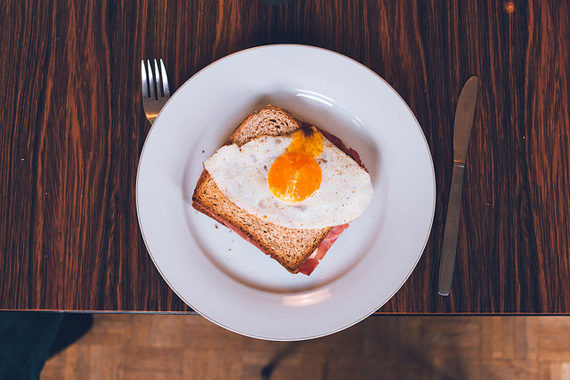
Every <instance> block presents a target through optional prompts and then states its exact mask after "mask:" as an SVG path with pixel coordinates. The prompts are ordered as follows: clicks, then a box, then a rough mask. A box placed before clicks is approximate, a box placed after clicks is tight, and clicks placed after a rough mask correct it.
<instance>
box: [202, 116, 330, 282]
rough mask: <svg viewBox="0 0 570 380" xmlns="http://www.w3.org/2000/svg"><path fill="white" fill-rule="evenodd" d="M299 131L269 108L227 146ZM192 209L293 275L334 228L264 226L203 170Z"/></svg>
mask: <svg viewBox="0 0 570 380" xmlns="http://www.w3.org/2000/svg"><path fill="white" fill-rule="evenodd" d="M300 127H301V122H299V121H297V120H296V119H295V118H294V117H293V116H292V115H291V114H290V113H289V112H287V111H285V110H283V109H281V108H278V107H274V106H271V105H268V106H266V107H264V108H262V109H261V110H259V111H257V112H255V113H253V114H251V115H250V116H249V117H248V118H247V119H245V120H244V121H243V122H242V123H241V124H240V126H239V127H238V128H237V129H236V130H235V131H234V133H233V134H232V135H231V136H230V138H229V140H228V141H227V143H226V144H237V145H243V144H245V143H247V142H248V141H250V140H252V139H254V138H256V137H259V136H264V135H265V136H281V135H286V134H290V133H292V132H294V131H296V130H297V129H299V128H300ZM192 206H193V207H194V208H195V209H196V210H198V211H200V212H202V213H204V214H206V215H208V216H210V217H212V218H214V219H216V220H217V221H218V222H220V223H222V224H224V225H225V226H227V227H228V228H230V229H232V230H234V231H236V232H237V233H239V234H240V235H241V236H242V237H243V238H245V239H246V240H248V241H249V242H251V243H252V244H254V245H255V246H257V247H258V248H259V249H261V250H262V251H263V252H264V253H265V254H267V255H270V256H271V257H272V258H274V259H275V260H277V261H278V262H279V263H280V264H281V265H282V266H284V267H285V268H286V269H287V270H288V271H290V272H292V273H297V272H298V271H299V269H300V268H301V266H302V265H303V263H304V262H305V261H306V260H307V259H308V258H309V256H311V254H312V253H313V252H315V250H317V248H318V247H319V244H321V242H322V241H323V240H324V239H325V237H326V236H327V234H328V233H329V232H330V231H331V229H332V228H333V226H330V227H326V228H322V229H293V228H285V227H281V226H277V225H275V224H272V223H268V222H265V221H264V220H263V219H261V218H259V217H257V216H255V215H252V214H249V213H248V212H247V211H245V210H243V209H241V208H239V207H238V206H236V205H235V204H234V203H232V202H231V201H230V200H229V199H228V198H227V197H226V196H225V195H224V194H223V193H222V192H221V191H220V190H219V188H218V186H217V185H216V183H215V182H214V180H213V179H212V177H211V176H210V175H209V174H208V172H207V171H206V170H204V171H202V174H201V175H200V178H199V180H198V183H197V184H196V189H195V190H194V194H193V195H192Z"/></svg>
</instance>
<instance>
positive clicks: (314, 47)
mask: <svg viewBox="0 0 570 380" xmlns="http://www.w3.org/2000/svg"><path fill="white" fill-rule="evenodd" d="M281 47H293V48H300V49H310V50H319V51H321V52H322V53H325V54H333V55H336V56H338V57H339V58H344V59H347V60H349V61H351V62H352V63H353V64H356V65H357V66H359V67H360V68H362V69H365V70H366V71H368V72H369V73H371V74H373V75H374V76H375V77H376V78H377V79H379V80H380V81H381V82H383V83H384V84H385V85H386V86H387V87H388V88H389V89H390V90H391V91H392V92H393V93H394V94H395V95H396V96H397V97H398V99H400V101H401V102H402V103H403V105H404V106H405V108H406V109H407V111H408V112H409V113H410V114H411V115H412V117H413V120H414V122H415V124H416V127H417V129H418V131H419V132H420V135H421V137H422V141H423V143H424V144H425V147H426V149H427V153H428V154H427V156H428V157H429V163H430V169H431V178H432V189H433V199H432V203H431V218H430V223H429V227H428V228H427V233H426V236H425V238H424V242H423V244H422V249H421V251H420V253H419V254H418V255H417V257H416V260H415V262H414V264H413V266H411V269H410V271H409V273H408V274H407V275H406V276H405V278H404V279H403V280H402V281H401V282H400V284H399V285H398V286H397V287H396V288H395V290H394V291H393V292H392V293H391V294H390V296H388V297H387V299H386V300H385V301H380V304H379V305H378V306H376V307H375V308H374V309H373V310H372V311H371V312H369V313H367V314H365V315H363V316H362V317H360V318H357V319H356V320H355V321H353V322H350V323H348V324H344V325H342V326H341V327H338V328H336V329H334V330H331V331H328V332H325V333H319V334H315V335H310V336H301V337H289V338H275V337H269V336H262V335H256V334H251V333H248V332H246V331H239V330H237V329H234V328H232V327H229V326H227V325H225V324H223V323H220V322H218V321H216V320H214V319H213V318H212V317H209V316H208V315H205V314H204V313H202V312H201V311H199V310H198V309H197V308H196V307H195V306H193V305H192V304H191V303H190V302H189V301H188V300H187V299H186V298H185V297H183V296H182V295H181V294H180V293H179V291H178V290H177V289H175V288H174V287H173V286H172V284H171V283H170V282H169V281H168V279H167V278H166V276H165V274H164V273H163V272H162V270H161V268H160V267H159V265H158V263H157V261H156V258H155V257H154V255H153V254H152V252H151V250H150V248H149V245H148V242H147V238H146V236H145V233H144V231H143V228H142V222H141V216H140V203H139V202H140V201H139V191H140V187H139V183H140V172H141V162H142V157H143V155H144V153H145V149H146V147H147V143H148V141H149V137H150V136H151V133H152V132H153V130H155V125H156V121H157V120H159V119H160V117H161V115H162V114H163V112H162V111H163V110H164V109H165V108H166V106H167V105H168V104H169V102H170V101H171V100H172V99H173V98H174V96H175V95H176V93H177V92H179V91H180V90H182V88H184V87H185V86H187V85H189V84H190V82H191V81H192V80H193V79H194V78H196V77H197V76H198V75H199V74H201V73H202V72H203V71H205V70H207V69H208V68H210V67H211V66H213V65H214V64H216V63H219V62H221V61H225V60H227V59H229V58H231V57H233V56H234V55H239V54H245V53H247V52H250V51H252V50H260V49H271V48H281ZM436 201H437V183H436V178H435V167H434V164H433V156H432V152H431V149H430V146H429V143H428V141H427V138H426V136H425V133H424V131H423V129H422V126H421V124H420V122H419V121H418V119H417V117H416V115H415V114H414V112H413V111H412V109H411V108H410V106H409V105H408V103H407V102H406V101H405V100H404V98H402V96H401V95H400V94H399V93H398V92H397V91H396V90H395V89H394V88H393V87H392V86H391V85H390V84H389V83H388V82H387V81H386V80H385V79H384V78H382V77H381V76H380V75H379V74H378V73H376V72H375V71H374V70H372V69H371V68H369V67H368V66H366V65H364V64H362V63H360V62H358V61H357V60H355V59H353V58H350V57H348V56H346V55H344V54H341V53H338V52H336V51H333V50H329V49H325V48H322V47H318V46H313V45H306V44H290V43H287V44H268V45H259V46H254V47H250V48H246V49H242V50H238V51H236V52H233V53H231V54H228V55H225V56H223V57H221V58H219V59H217V60H215V61H213V62H210V63H209V64H208V65H206V66H204V67H203V68H202V69H200V70H199V71H197V72H196V73H194V74H193V75H192V76H191V77H190V78H188V79H187V80H186V81H185V82H184V83H183V84H182V85H181V86H180V87H178V88H177V89H176V91H175V92H174V93H173V94H172V95H171V96H170V98H169V99H168V100H167V101H166V103H165V104H164V106H163V107H162V109H161V110H160V112H159V114H158V116H157V117H156V119H155V120H154V122H153V123H152V124H151V126H150V129H149V130H148V132H147V134H146V136H145V141H144V143H143V147H142V149H141V152H140V154H139V160H138V163H137V174H136V182H135V204H136V213H137V222H138V227H139V228H138V229H139V232H140V234H141V237H142V239H143V242H144V245H145V249H146V251H147V254H148V255H149V256H150V258H151V260H152V263H153V264H154V267H155V269H156V270H157V271H158V272H159V274H160V276H161V277H162V279H163V280H164V281H165V282H166V284H167V285H168V287H169V288H170V290H171V291H173V292H174V293H175V294H176V295H177V296H178V298H180V300H181V301H182V302H184V303H185V304H186V305H187V306H190V307H191V308H192V310H193V311H194V312H196V313H198V314H199V315H200V316H202V317H204V318H206V319H207V320H208V321H210V322H212V323H214V324H216V325H217V326H220V327H222V328H224V329H226V330H229V331H232V332H234V333H236V334H240V335H243V336H247V337H250V338H256V339H262V340H268V341H303V340H310V339H316V338H321V337H324V336H328V335H332V334H335V333H337V332H340V331H342V330H345V329H347V328H349V327H351V326H354V325H356V324H357V323H360V322H361V321H363V320H364V319H366V318H368V317H369V316H370V315H372V314H374V313H375V312H376V311H377V310H378V309H380V308H381V307H382V306H384V305H385V304H386V303H387V302H388V301H389V300H391V299H392V298H393V297H394V296H395V295H396V293H398V291H400V289H401V288H402V286H403V285H404V284H405V283H406V281H408V279H409V277H410V276H411V275H412V273H413V272H414V270H415V269H416V267H417V265H418V263H419V261H420V260H421V258H422V256H423V255H424V253H425V249H426V246H427V243H428V242H429V238H430V236H431V232H432V228H433V223H434V219H435V210H436ZM395 313H398V312H395ZM387 314H388V313H387ZM390 314H393V313H390ZM406 314H408V313H406Z"/></svg>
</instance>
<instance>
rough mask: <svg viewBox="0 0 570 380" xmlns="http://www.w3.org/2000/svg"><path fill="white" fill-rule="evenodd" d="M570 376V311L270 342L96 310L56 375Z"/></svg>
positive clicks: (404, 321)
mask: <svg viewBox="0 0 570 380" xmlns="http://www.w3.org/2000/svg"><path fill="white" fill-rule="evenodd" d="M275 358H280V360H279V359H278V360H277V364H276V365H275V367H274V371H273V372H272V375H271V379H273V380H277V379H351V380H356V379H481V380H483V379H533V380H534V379H556V380H559V379H568V380H570V317H443V316H440V317H406V316H403V317H393V316H389V317H388V316H380V317H374V316H373V317H370V318H368V319H366V320H365V321H363V322H361V323H359V324H358V325H356V326H353V327H352V328H350V329H348V330H345V331H343V332H340V333H337V334H335V335H332V336H329V337H325V338H321V339H316V340H312V341H306V342H299V343H277V342H267V341H260V340H255V339H250V338H246V337H242V336H240V335H237V334H234V333H231V332H228V331H226V330H223V329H222V328H220V327H217V326H216V325H214V324H212V323H210V322H208V321H207V320H205V319H204V318H202V317H199V316H192V315H117V314H114V315H105V314H99V315H96V316H95V321H94V325H93V328H92V330H91V331H90V332H89V333H88V334H87V335H85V336H84V337H83V338H82V339H81V340H79V341H78V342H77V343H76V344H74V345H73V346H71V347H69V348H67V349H66V350H65V351H63V352H61V353H60V354H58V355H57V356H55V357H53V358H52V359H50V360H49V361H48V362H47V363H46V366H45V368H44V371H43V372H42V379H43V380H51V379H57V380H59V379H104V380H112V379H137V380H144V379H157V380H161V379H169V380H176V379H261V378H262V377H261V370H262V368H263V367H264V366H266V365H267V364H268V363H270V362H271V361H272V360H273V359H275Z"/></svg>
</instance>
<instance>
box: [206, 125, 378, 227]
mask: <svg viewBox="0 0 570 380" xmlns="http://www.w3.org/2000/svg"><path fill="white" fill-rule="evenodd" d="M291 141H292V138H291V137H288V136H283V137H272V136H263V137H260V138H257V139H254V140H252V141H250V142H248V143H246V144H244V145H242V146H241V147H238V146H237V145H235V144H233V145H226V146H223V147H221V148H220V149H218V151H217V152H216V153H214V154H213V155H212V156H211V157H210V158H209V159H208V160H207V161H206V162H205V163H204V168H205V169H206V170H207V171H208V173H209V174H210V176H212V178H213V180H214V182H215V183H216V185H217V186H218V188H219V189H220V191H221V192H222V193H223V194H224V195H225V196H226V197H228V199H229V200H231V201H232V202H233V203H235V204H236V205H237V206H238V207H240V208H242V209H243V210H245V211H247V212H248V213H250V214H254V215H256V216H258V217H261V218H263V219H264V220H265V221H268V222H271V223H274V224H276V225H279V226H283V227H288V228H303V229H316V228H324V227H329V226H336V225H340V224H344V223H348V222H350V221H352V220H354V219H356V218H357V217H358V216H360V214H362V212H363V211H364V209H365V208H366V206H367V205H368V204H369V203H370V200H371V199H372V194H373V190H372V182H371V180H370V175H369V174H368V172H366V170H364V169H362V168H361V167H360V166H359V165H358V164H357V163H356V162H355V161H354V160H353V159H352V158H351V157H349V156H348V155H347V154H346V153H344V152H343V151H342V150H340V149H339V148H337V147H336V145H334V144H333V143H331V142H330V141H329V140H327V139H326V138H325V137H323V153H322V154H321V156H320V157H318V158H317V162H318V163H319V166H320V167H321V172H322V180H321V186H320V188H319V189H318V190H317V191H316V192H315V194H313V195H312V196H310V197H308V198H306V199H304V200H303V201H301V202H296V203H287V202H283V201H281V200H280V199H278V198H276V197H275V196H274V195H273V194H272V193H271V191H270V190H269V186H268V184H267V175H268V172H269V169H270V168H271V165H272V164H273V162H274V161H275V160H276V159H277V158H278V157H279V156H281V155H282V154H283V153H285V152H286V151H287V148H288V146H289V144H290V143H291Z"/></svg>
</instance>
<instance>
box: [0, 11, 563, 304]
mask: <svg viewBox="0 0 570 380" xmlns="http://www.w3.org/2000/svg"><path fill="white" fill-rule="evenodd" d="M569 8H570V6H569V4H568V1H565V0H561V1H549V2H546V1H514V2H512V6H509V5H508V4H506V3H503V2H500V1H494V0H487V1H480V2H479V1H478V2H474V1H470V2H460V1H437V0H432V1H410V2H398V3H396V2H388V1H381V0H370V1H364V0H334V1H333V0H305V1H301V0H292V1H291V2H289V3H287V4H285V5H280V6H268V5H265V4H263V3H261V2H259V1H238V0H220V1H217V2H215V1H206V0H196V1H166V0H161V1H148V0H146V1H138V2H135V1H120V2H119V1H111V0H102V1H97V2H95V1H71V0H69V1H63V0H62V1H49V0H46V1H42V2H34V1H30V0H24V1H13V0H10V1H8V0H7V1H3V2H1V3H0V39H1V42H2V43H1V45H0V67H1V68H2V69H1V70H0V94H2V95H1V96H0V120H2V123H1V125H0V180H1V185H0V250H1V251H0V273H1V274H2V275H1V276H0V309H58V310H122V311H127V310H133V311H185V310H188V308H187V307H186V306H185V305H184V304H183V303H182V302H181V301H180V300H179V299H178V298H177V297H176V296H175V295H174V293H173V292H171V291H170V290H169V288H168V286H167V285H166V284H165V283H164V282H163V281H162V279H161V278H160V275H159V274H158V272H157V271H156V270H155V268H154V267H153V264H152V262H151V260H150V259H149V257H148V255H147V253H146V251H145V247H144V244H143V241H142V239H141V236H140V233H139V230H138V225H137V218H136V211H135V174H136V168H137V163H138V156H139V153H140V151H141V148H142V144H143V142H144V139H145V136H146V133H147V132H148V129H149V125H148V123H147V122H146V120H145V118H144V114H143V112H142V107H141V102H140V93H139V91H140V82H139V81H140V78H139V71H138V70H139V60H140V59H141V58H146V57H163V58H165V62H166V65H167V70H168V73H169V77H170V79H171V82H172V87H173V88H176V87H178V86H180V85H181V84H182V83H183V82H184V81H185V80H186V79H187V78H189V77H190V76H191V75H193V74H194V73H196V72H197V71H198V70H200V69H201V68H203V67H205V66H206V65H208V64H209V63H211V62H213V61H214V60H216V59H218V58H221V57H223V56H225V55H227V54H229V53H233V52H235V51H238V50H241V49H244V48H248V47H252V46H257V45H262V44H270V43H285V42H288V43H301V44H310V45H315V46H320V47H324V48H327V49H331V50H334V51H337V52H340V53H342V54H345V55H347V56H349V57H351V58H353V59H355V60H357V61H359V62H362V63H363V64H365V65H367V66H368V67H370V68H371V69H372V70H374V71H375V72H377V73H378V74H379V75H381V76H382V77H383V78H385V79H386V80H387V81H388V83H390V84H391V85H392V86H393V87H394V88H395V89H396V90H397V91H398V92H399V93H400V94H401V95H402V97H403V98H404V100H405V101H406V102H407V103H408V104H409V106H410V108H411V109H412V111H413V112H414V114H415V115H416V117H417V118H418V120H419V122H420V124H421V126H422V128H423V130H424V133H425V135H426V137H427V139H428V142H429V145H430V149H431V151H432V155H433V159H434V166H435V170H436V180H437V189H438V194H437V209H436V215H435V221H434V225H433V229H432V233H431V236H430V239H429V242H428V245H427V247H426V250H425V253H424V255H423V257H422V259H421V261H420V262H419V264H418V266H417V267H416V269H415V270H414V272H413V274H412V275H411V277H410V278H409V280H408V281H407V282H406V284H405V285H404V286H403V287H402V289H401V290H400V291H399V292H398V293H397V294H396V295H395V296H394V298H393V299H392V300H390V301H389V302H388V303H387V304H386V305H385V306H384V307H383V308H382V309H381V311H382V312H401V313H449V312H454V313H570V257H569V256H570V240H569V237H568V235H569V233H570V220H569V216H568V215H569V212H570V191H568V188H569V186H570V169H569V168H570V165H569V164H570V163H569V158H568V157H569V153H570V136H569V135H570V115H569V112H570V111H569V85H568V80H569V78H568V67H570V62H569V54H570V53H569V52H568V51H569V49H568V45H569V43H570V26H569V21H568V17H567V15H568V14H569V12H570V9H569ZM470 75H478V76H479V78H480V86H481V87H480V92H479V94H480V95H479V99H478V104H477V108H476V116H475V123H474V127H473V132H472V138H471V143H470V149H469V154H468V158H467V168H466V173H465V183H464V197H463V204H462V217H461V225H460V232H459V247H458V254H457V266H456V273H455V277H454V283H453V285H452V293H451V296H450V297H448V298H442V297H439V296H437V295H436V285H437V284H436V282H437V270H438V264H439V254H440V248H441V240H442V237H443V226H444V217H445V213H446V207H447V197H448V191H449V181H450V178H451V168H452V167H451V162H452V133H453V125H452V123H453V114H454V110H455V103H456V101H457V97H458V95H459V91H460V89H461V87H462V85H463V83H464V81H465V80H466V79H467V78H468V77H469V76H470Z"/></svg>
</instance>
